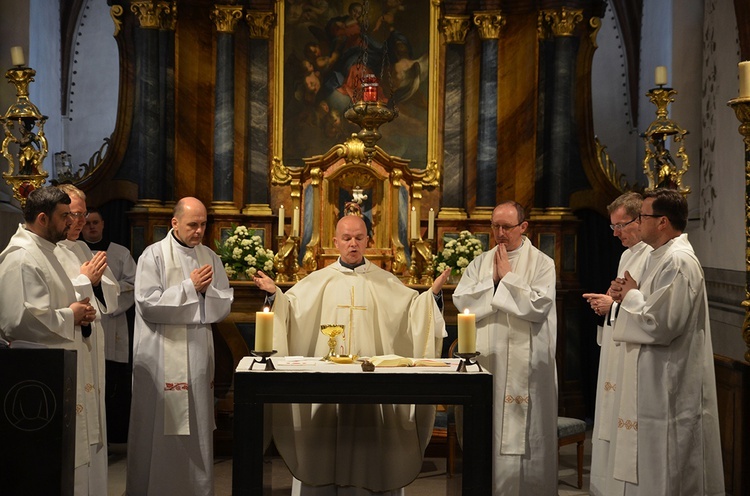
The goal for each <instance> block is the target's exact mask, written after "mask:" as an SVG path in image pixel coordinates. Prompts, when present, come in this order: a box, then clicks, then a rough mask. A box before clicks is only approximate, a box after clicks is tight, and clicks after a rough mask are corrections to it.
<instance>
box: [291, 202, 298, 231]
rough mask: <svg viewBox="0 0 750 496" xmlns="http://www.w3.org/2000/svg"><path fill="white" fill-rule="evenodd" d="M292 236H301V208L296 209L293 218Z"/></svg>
mask: <svg viewBox="0 0 750 496" xmlns="http://www.w3.org/2000/svg"><path fill="white" fill-rule="evenodd" d="M292 236H299V207H294V215H293V216H292Z"/></svg>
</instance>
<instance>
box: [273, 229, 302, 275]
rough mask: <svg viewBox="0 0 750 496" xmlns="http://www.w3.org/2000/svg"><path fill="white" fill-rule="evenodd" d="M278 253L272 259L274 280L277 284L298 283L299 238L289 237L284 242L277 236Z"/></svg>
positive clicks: (282, 238) (281, 237)
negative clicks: (274, 272) (274, 273)
mask: <svg viewBox="0 0 750 496" xmlns="http://www.w3.org/2000/svg"><path fill="white" fill-rule="evenodd" d="M278 239H279V252H278V253H277V254H276V256H274V257H273V266H274V268H275V269H276V279H275V281H276V282H277V283H278V282H289V281H294V282H299V274H298V272H299V263H298V262H297V258H298V256H299V236H289V237H288V238H286V241H284V237H283V236H279V237H278Z"/></svg>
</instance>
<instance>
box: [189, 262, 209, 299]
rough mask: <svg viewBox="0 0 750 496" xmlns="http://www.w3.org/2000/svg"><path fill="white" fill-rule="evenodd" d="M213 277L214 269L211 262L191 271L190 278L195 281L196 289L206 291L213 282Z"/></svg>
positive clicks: (201, 291) (200, 291)
mask: <svg viewBox="0 0 750 496" xmlns="http://www.w3.org/2000/svg"><path fill="white" fill-rule="evenodd" d="M213 277H214V269H213V267H211V265H209V264H206V265H204V266H203V267H200V268H198V269H195V270H194V271H192V272H191V273H190V280H191V281H193V286H195V290H196V291H197V292H199V293H205V292H206V288H208V286H209V284H211V280H212V279H213Z"/></svg>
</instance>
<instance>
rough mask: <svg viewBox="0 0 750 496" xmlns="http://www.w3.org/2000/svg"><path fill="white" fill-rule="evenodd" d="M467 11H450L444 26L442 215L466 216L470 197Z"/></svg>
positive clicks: (449, 217) (443, 21)
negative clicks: (466, 187) (466, 122)
mask: <svg viewBox="0 0 750 496" xmlns="http://www.w3.org/2000/svg"><path fill="white" fill-rule="evenodd" d="M469 27H470V18H469V16H467V15H446V16H444V17H443V18H442V19H441V21H440V29H441V32H442V34H443V36H444V38H445V42H446V44H447V46H446V50H445V102H444V107H443V115H444V124H443V126H444V129H443V194H442V196H441V198H440V211H439V212H438V218H441V219H465V218H466V197H465V191H464V175H465V167H466V164H465V158H464V147H465V144H466V143H465V132H464V93H465V86H464V58H465V51H466V50H465V46H464V43H465V41H466V34H467V33H468V31H469Z"/></svg>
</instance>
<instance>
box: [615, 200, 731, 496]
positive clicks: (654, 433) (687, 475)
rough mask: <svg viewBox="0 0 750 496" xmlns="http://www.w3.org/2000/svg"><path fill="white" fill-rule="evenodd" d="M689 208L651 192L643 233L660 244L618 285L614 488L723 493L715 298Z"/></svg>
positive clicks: (647, 240)
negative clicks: (711, 299) (692, 234)
mask: <svg viewBox="0 0 750 496" xmlns="http://www.w3.org/2000/svg"><path fill="white" fill-rule="evenodd" d="M687 213H688V209H687V201H686V200H685V198H684V197H683V196H682V195H681V194H680V193H678V192H677V191H675V190H671V189H657V190H654V191H651V192H648V193H646V194H645V195H644V200H643V205H642V207H641V213H640V216H639V218H640V221H639V223H640V232H641V239H642V240H643V241H644V242H645V243H647V244H649V245H650V246H651V247H652V248H653V251H652V252H651V253H650V254H649V260H648V262H647V265H646V269H645V271H644V273H643V276H642V277H641V279H642V280H641V281H640V284H638V283H637V282H636V281H635V279H634V278H633V275H632V274H631V273H630V272H629V271H625V274H624V276H623V277H618V278H617V279H615V280H614V281H612V285H611V286H610V294H611V295H612V298H613V299H614V300H615V301H617V302H620V311H619V315H618V318H617V320H616V321H615V324H614V327H613V330H612V339H613V340H614V341H615V342H620V343H621V346H623V347H624V355H623V360H622V363H621V364H620V367H619V371H618V382H617V392H616V397H615V408H616V414H617V418H618V425H617V430H616V433H614V434H613V436H612V439H611V441H610V458H611V461H610V463H609V465H610V471H608V474H607V476H608V480H607V481H606V482H607V486H606V494H627V495H642V494H675V495H677V494H679V495H688V494H689V495H693V494H701V495H714V494H724V476H723V468H722V463H721V446H720V437H719V423H718V413H717V404H716V379H715V377H714V366H713V349H712V345H711V330H710V327H709V320H708V301H707V298H706V287H705V283H704V279H703V269H702V268H701V265H700V262H699V261H698V258H697V257H696V256H695V253H694V251H693V247H692V246H691V245H690V243H689V242H688V239H687V234H683V231H684V230H685V227H686V226H687Z"/></svg>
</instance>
